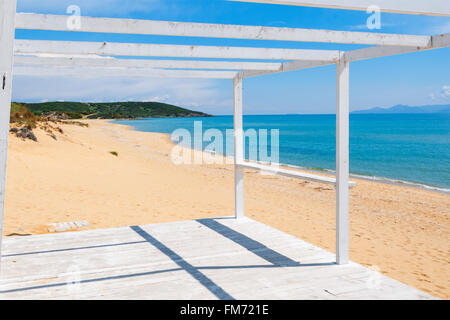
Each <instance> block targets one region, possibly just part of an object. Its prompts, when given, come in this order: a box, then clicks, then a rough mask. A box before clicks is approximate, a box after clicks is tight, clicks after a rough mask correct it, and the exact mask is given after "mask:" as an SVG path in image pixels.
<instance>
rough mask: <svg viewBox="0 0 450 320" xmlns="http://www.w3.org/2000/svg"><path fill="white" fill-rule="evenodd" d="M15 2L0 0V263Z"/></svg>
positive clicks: (13, 0)
mask: <svg viewBox="0 0 450 320" xmlns="http://www.w3.org/2000/svg"><path fill="white" fill-rule="evenodd" d="M15 13H16V0H0V263H1V254H2V237H3V213H4V208H5V186H6V163H7V159H8V137H9V117H10V110H11V92H12V68H13V44H14V30H15V29H14V24H15V17H16V15H15Z"/></svg>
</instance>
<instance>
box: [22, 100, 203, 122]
mask: <svg viewBox="0 0 450 320" xmlns="http://www.w3.org/2000/svg"><path fill="white" fill-rule="evenodd" d="M21 105H23V106H25V107H26V108H28V110H29V111H30V112H31V113H33V114H34V115H36V116H48V115H50V114H52V115H53V116H54V117H59V118H64V119H83V118H84V119H135V118H161V117H207V116H209V115H207V114H205V113H202V112H197V111H192V110H188V109H184V108H180V107H176V106H174V105H170V104H166V103H160V102H111V103H83V102H43V103H22V104H21Z"/></svg>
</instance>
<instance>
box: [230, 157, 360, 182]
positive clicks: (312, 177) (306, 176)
mask: <svg viewBox="0 0 450 320" xmlns="http://www.w3.org/2000/svg"><path fill="white" fill-rule="evenodd" d="M237 166H239V167H242V168H249V169H255V170H260V171H263V172H269V173H273V174H277V175H280V176H286V177H290V178H297V179H301V180H308V181H313V182H320V183H326V184H331V185H336V178H332V177H326V176H320V175H317V174H312V173H306V172H301V171H294V170H286V169H281V168H278V167H273V166H268V165H262V164H258V163H254V162H248V161H245V162H239V163H237ZM355 185H356V183H355V182H351V181H350V182H349V186H350V187H354V186H355Z"/></svg>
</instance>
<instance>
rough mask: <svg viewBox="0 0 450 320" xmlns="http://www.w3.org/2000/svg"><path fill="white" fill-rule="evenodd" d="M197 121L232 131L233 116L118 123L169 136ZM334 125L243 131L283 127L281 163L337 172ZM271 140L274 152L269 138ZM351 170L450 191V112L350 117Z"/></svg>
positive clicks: (265, 119) (256, 122)
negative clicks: (335, 170)
mask: <svg viewBox="0 0 450 320" xmlns="http://www.w3.org/2000/svg"><path fill="white" fill-rule="evenodd" d="M194 121H202V125H203V130H204V131H205V130H207V129H210V128H215V129H219V130H221V131H222V132H223V133H224V135H225V130H226V129H232V127H233V117H232V116H217V117H211V118H153V119H139V120H118V121H115V123H120V124H126V125H130V126H132V127H133V128H134V129H135V130H139V131H146V132H160V133H167V134H171V133H172V132H173V131H174V130H176V129H179V128H184V129H187V130H189V131H190V132H191V133H192V134H193V130H194ZM335 121H336V120H335V116H334V115H248V116H244V129H245V130H247V129H250V128H253V129H256V130H259V129H268V130H270V129H279V132H280V138H279V143H280V153H279V158H280V159H279V162H280V163H282V164H285V165H291V166H298V167H304V168H315V169H328V170H334V169H335V137H336V135H335V130H336V127H335ZM269 132H270V131H269ZM224 140H225V139H224ZM268 142H269V150H270V137H269V139H268ZM207 144H208V143H207V142H205V144H204V147H205V146H206V145H207ZM228 147H230V146H228ZM224 150H225V148H224ZM231 150H232V147H231ZM247 157H248V153H247ZM350 171H351V173H352V174H357V175H364V176H367V177H376V178H386V179H391V180H399V181H405V182H412V183H417V184H423V185H426V186H430V187H437V188H442V189H449V190H450V114H352V115H350ZM449 190H446V191H449Z"/></svg>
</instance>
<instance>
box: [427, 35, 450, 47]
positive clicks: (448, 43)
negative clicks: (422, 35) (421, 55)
mask: <svg viewBox="0 0 450 320" xmlns="http://www.w3.org/2000/svg"><path fill="white" fill-rule="evenodd" d="M431 43H432V47H433V48H444V47H450V33H444V34H439V35H436V36H433V37H431Z"/></svg>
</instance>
